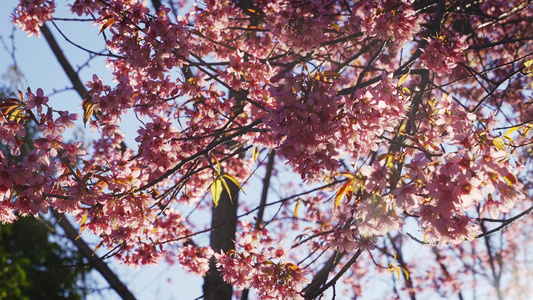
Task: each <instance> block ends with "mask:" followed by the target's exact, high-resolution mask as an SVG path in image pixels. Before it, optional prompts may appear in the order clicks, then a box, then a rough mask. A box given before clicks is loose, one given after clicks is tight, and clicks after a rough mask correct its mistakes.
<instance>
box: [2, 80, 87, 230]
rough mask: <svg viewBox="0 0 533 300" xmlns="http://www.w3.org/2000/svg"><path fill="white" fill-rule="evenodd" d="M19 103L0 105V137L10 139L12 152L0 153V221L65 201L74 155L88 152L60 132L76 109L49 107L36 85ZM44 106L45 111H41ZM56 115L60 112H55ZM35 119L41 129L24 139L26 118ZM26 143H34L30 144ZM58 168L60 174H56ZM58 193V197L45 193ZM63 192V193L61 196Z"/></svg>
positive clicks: (69, 124) (74, 165)
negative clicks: (12, 107) (17, 105)
mask: <svg viewBox="0 0 533 300" xmlns="http://www.w3.org/2000/svg"><path fill="white" fill-rule="evenodd" d="M20 95H21V104H20V105H22V108H21V109H19V110H14V111H15V112H16V114H13V111H11V112H10V113H9V114H8V115H4V114H3V113H2V112H1V111H0V141H1V142H2V144H4V145H8V147H9V150H10V154H11V155H12V156H13V157H16V158H17V159H18V160H19V162H18V163H14V161H13V158H12V159H9V160H8V159H7V158H6V157H5V156H4V154H3V153H2V154H0V161H1V164H0V191H1V192H0V200H1V201H0V206H1V208H0V210H2V211H3V212H4V214H2V215H1V216H0V221H1V222H2V223H4V222H11V221H13V220H15V219H16V217H15V214H14V212H17V213H18V215H21V216H25V215H29V214H32V215H35V214H38V213H39V212H44V211H47V210H48V207H49V206H50V205H53V204H54V203H56V202H66V201H65V200H66V199H68V197H66V196H65V195H64V191H63V187H68V186H69V185H71V184H72V180H73V177H75V176H76V174H75V173H73V172H74V170H75V169H76V168H77V163H78V159H80V158H82V157H84V156H85V155H86V151H85V149H84V148H83V146H82V143H81V142H74V143H65V142H64V141H63V137H62V134H63V132H64V131H65V130H66V128H67V127H69V128H74V123H73V121H74V120H76V119H77V118H78V116H77V115H76V114H71V113H69V112H68V111H60V112H55V113H54V112H53V111H52V110H51V109H48V106H47V102H48V97H46V96H44V92H43V91H42V90H41V89H38V90H37V92H36V94H34V93H33V92H31V91H28V92H27V93H26V97H27V99H23V98H22V96H23V95H22V93H20ZM45 108H46V113H44V112H43V110H45ZM54 115H58V116H54ZM30 122H36V123H37V124H36V127H37V130H38V132H39V133H40V135H38V136H36V137H34V140H31V141H24V138H25V136H26V131H25V128H24V124H25V123H30ZM27 143H30V144H32V145H33V147H32V148H30V147H29V144H27ZM58 174H59V175H58ZM50 194H57V195H59V196H60V197H59V198H58V197H50V196H47V195H50ZM63 197H64V198H63Z"/></svg>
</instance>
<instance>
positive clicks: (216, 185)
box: [211, 178, 223, 207]
mask: <svg viewBox="0 0 533 300" xmlns="http://www.w3.org/2000/svg"><path fill="white" fill-rule="evenodd" d="M221 180H223V179H220V178H215V180H213V183H211V194H212V195H213V203H215V207H217V206H218V201H220V195H222V182H221Z"/></svg>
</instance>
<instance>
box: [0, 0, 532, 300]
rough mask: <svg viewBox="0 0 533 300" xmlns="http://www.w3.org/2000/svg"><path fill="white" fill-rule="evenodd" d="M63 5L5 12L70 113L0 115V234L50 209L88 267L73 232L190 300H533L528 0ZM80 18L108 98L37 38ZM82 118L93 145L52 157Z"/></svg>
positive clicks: (24, 4) (106, 0)
mask: <svg viewBox="0 0 533 300" xmlns="http://www.w3.org/2000/svg"><path fill="white" fill-rule="evenodd" d="M57 5H58V3H56V1H54V0H20V4H19V5H18V7H17V9H16V11H15V12H14V13H13V15H12V16H13V22H14V24H15V25H16V26H18V27H20V29H21V30H24V31H26V32H27V34H28V36H37V37H39V36H41V37H42V38H45V39H46V40H47V42H48V43H49V44H50V47H51V49H52V51H53V52H54V54H55V55H56V57H57V58H58V60H59V62H60V64H61V66H62V67H63V69H64V70H65V72H66V73H67V75H68V77H69V79H70V81H71V84H72V86H73V88H74V89H75V90H76V91H77V92H78V93H79V95H80V97H81V98H80V103H81V108H80V111H78V112H69V111H65V110H61V107H51V106H50V105H49V104H48V101H49V98H48V96H47V93H48V92H49V91H45V90H43V89H41V88H39V87H33V86H30V87H29V88H28V90H27V91H24V92H20V93H19V97H17V98H11V99H8V100H6V101H4V102H3V103H2V104H1V105H0V109H1V112H0V132H1V135H0V140H1V142H2V143H3V144H6V145H8V146H9V149H10V155H9V156H7V155H3V154H1V153H0V220H1V221H2V222H4V223H6V222H12V221H14V220H15V219H17V218H18V217H21V216H27V215H37V214H39V213H46V212H48V211H53V213H54V215H55V216H56V217H57V218H58V219H60V220H61V222H62V225H64V226H65V228H70V229H71V230H70V232H71V233H70V236H71V237H72V239H73V240H76V241H78V244H79V245H81V246H79V247H80V250H81V249H82V248H83V249H85V250H82V252H83V251H85V253H88V254H87V255H88V256H90V255H91V253H90V252H91V249H89V250H87V245H86V244H84V242H83V232H84V231H91V232H92V233H94V234H96V235H97V236H98V237H99V238H100V241H101V242H100V244H99V245H98V247H102V248H107V249H109V250H110V253H111V254H112V256H114V258H115V259H117V260H119V261H121V262H122V263H124V264H128V265H137V266H139V265H148V264H158V263H162V262H165V261H166V262H168V263H174V264H176V265H179V266H181V268H183V269H185V270H186V271H187V272H189V273H190V274H191V276H193V275H196V276H203V277H204V286H203V291H204V295H202V297H204V298H205V299H231V298H232V297H235V298H238V299H248V298H249V297H258V298H260V299H314V298H317V297H320V296H321V295H323V294H324V293H329V294H330V295H332V296H333V298H335V297H339V298H343V299H344V298H350V297H351V298H356V297H361V296H363V297H364V296H369V297H370V296H372V295H376V294H377V295H380V296H381V297H382V298H411V299H416V298H427V297H429V296H437V295H439V296H441V297H446V298H449V297H458V298H460V299H463V298H464V297H469V296H470V295H474V296H475V295H480V294H482V295H487V294H490V295H492V297H494V298H498V299H503V298H505V297H513V298H519V297H520V296H523V297H526V296H527V295H528V294H529V293H530V292H531V287H530V284H529V282H528V280H530V278H531V274H529V271H528V265H530V258H529V257H528V247H529V246H530V244H531V241H532V239H530V238H529V237H530V236H531V233H532V225H533V224H531V222H532V220H531V219H530V218H528V214H529V212H530V211H531V210H532V209H533V205H532V204H533V203H532V202H531V200H530V199H529V192H530V190H531V184H532V181H531V178H533V177H532V176H531V175H532V174H531V173H532V170H531V167H530V165H531V156H530V152H531V147H530V139H531V133H530V132H529V131H530V129H531V128H532V127H533V125H532V121H533V107H532V106H531V104H532V103H533V102H532V92H531V87H532V85H531V75H532V74H533V43H532V40H533V35H532V34H531V32H530V30H531V29H532V23H533V9H532V8H533V7H532V5H531V1H529V0H512V1H508V0H506V1H503V0H492V1H476V0H455V1H453V0H452V1H450V0H433V1H432V0H387V1H372V0H361V1H349V0H338V1H334V0H308V1H287V0H240V1H239V0H234V1H230V0H227V1H217V0H206V1H190V2H188V1H168V2H167V1H160V0H153V1H151V2H149V1H137V0H76V1H69V2H68V5H69V7H70V12H71V13H72V14H73V15H72V16H69V17H63V16H61V17H59V16H56V13H55V10H56V6H57ZM83 21H89V22H86V23H85V24H87V26H90V25H89V24H92V26H95V27H96V29H95V30H94V31H93V32H94V35H99V36H100V38H101V44H100V45H81V44H75V45H76V46H77V47H78V48H79V49H82V50H83V51H85V52H87V53H89V54H90V55H91V56H103V57H106V59H107V68H108V70H109V72H110V74H111V76H112V78H113V80H112V81H106V80H103V77H101V75H98V74H95V75H94V76H92V78H83V79H82V78H80V76H79V74H77V72H76V71H74V69H73V68H72V67H71V66H70V64H69V62H68V53H67V54H65V53H63V51H62V50H61V48H60V46H59V45H58V43H57V42H56V37H55V36H54V34H53V32H52V31H51V30H50V29H49V26H53V27H54V28H55V29H56V30H57V32H58V33H56V34H55V35H56V36H57V35H58V34H59V35H60V36H61V38H62V39H64V40H65V41H66V42H69V43H72V42H71V40H70V39H69V37H68V36H66V35H64V34H63V32H62V27H64V26H68V25H67V24H68V22H83ZM101 49H104V50H101ZM83 82H85V83H83ZM30 84H31V83H30ZM127 112H133V113H134V114H135V116H136V117H137V118H138V120H139V122H140V124H141V125H140V127H139V129H138V130H137V135H136V136H135V139H134V140H135V144H130V143H126V141H125V136H124V134H123V132H122V131H121V120H122V119H123V118H125V114H126V113H127ZM78 118H80V119H81V120H82V121H83V123H84V124H85V126H86V127H87V130H89V129H90V130H91V131H93V132H97V133H98V134H99V138H98V139H96V140H94V141H92V147H91V148H88V147H86V146H85V145H84V144H83V143H82V142H81V141H74V142H66V138H65V133H66V132H67V128H73V127H75V126H79V125H76V124H79V123H80V122H76V120H77V119H78ZM27 123H33V124H34V125H35V126H37V129H38V131H39V135H38V137H37V138H35V140H34V141H33V143H34V147H33V149H32V150H31V152H29V153H27V152H25V151H23V150H22V149H21V148H20V141H21V140H22V139H23V137H24V135H25V131H24V128H25V127H24V126H25V124H27ZM12 157H14V158H17V159H16V160H15V159H12ZM257 177H259V178H260V180H255V181H256V183H253V182H254V178H257ZM201 212H210V214H211V220H210V221H209V220H207V221H206V220H205V218H203V217H197V216H196V215H197V214H198V213H201ZM64 215H68V216H71V218H73V219H71V220H76V222H78V223H79V224H80V229H79V230H77V231H75V232H72V229H73V228H72V225H70V223H69V221H68V218H67V217H65V216H64ZM68 226H71V227H68ZM66 231H67V230H66ZM80 237H81V238H80ZM76 238H78V239H76ZM84 247H85V248H84ZM95 263H98V264H100V265H102V264H104V263H103V262H102V260H97V262H95ZM104 266H105V264H104ZM104 266H102V268H103V267H104ZM110 278H111V277H110ZM109 281H110V282H115V283H116V284H120V282H119V281H118V283H117V279H116V278H115V279H112V278H111V279H109ZM384 282H385V283H384ZM124 289H125V287H124V286H118V287H117V288H116V290H117V291H122V293H121V295H122V296H123V297H124V298H132V297H133V295H131V293H129V292H128V291H126V292H124ZM119 293H120V292H119Z"/></svg>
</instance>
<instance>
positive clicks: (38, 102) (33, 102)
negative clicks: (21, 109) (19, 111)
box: [25, 88, 48, 115]
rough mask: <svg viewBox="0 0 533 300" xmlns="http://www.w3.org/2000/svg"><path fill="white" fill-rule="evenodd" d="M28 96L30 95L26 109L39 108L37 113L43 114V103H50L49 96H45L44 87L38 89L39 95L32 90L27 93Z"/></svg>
mask: <svg viewBox="0 0 533 300" xmlns="http://www.w3.org/2000/svg"><path fill="white" fill-rule="evenodd" d="M26 96H27V97H28V102H27V103H26V107H25V108H26V110H31V109H33V108H35V107H36V108H37V114H39V115H40V114H41V113H42V112H43V105H45V104H46V103H48V97H45V96H44V92H43V90H42V89H40V88H39V89H37V95H35V94H33V93H32V92H31V91H29V92H27V93H26Z"/></svg>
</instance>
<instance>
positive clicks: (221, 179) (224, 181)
mask: <svg viewBox="0 0 533 300" xmlns="http://www.w3.org/2000/svg"><path fill="white" fill-rule="evenodd" d="M219 180H220V181H221V182H222V184H223V186H224V189H225V190H226V192H227V193H228V195H229V200H230V201H231V203H233V197H232V196H231V190H230V189H229V186H228V184H227V183H226V180H224V178H222V177H220V179H219Z"/></svg>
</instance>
